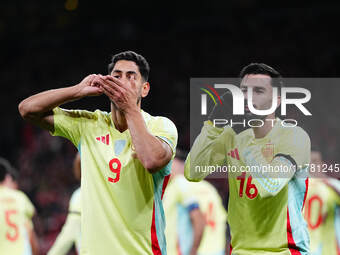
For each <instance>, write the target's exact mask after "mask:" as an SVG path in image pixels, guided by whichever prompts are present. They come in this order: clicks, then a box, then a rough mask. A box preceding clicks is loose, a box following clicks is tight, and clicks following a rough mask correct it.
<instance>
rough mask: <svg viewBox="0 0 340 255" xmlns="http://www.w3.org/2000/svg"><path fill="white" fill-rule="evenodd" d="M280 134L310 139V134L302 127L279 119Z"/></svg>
mask: <svg viewBox="0 0 340 255" xmlns="http://www.w3.org/2000/svg"><path fill="white" fill-rule="evenodd" d="M277 126H278V132H280V133H283V134H285V135H290V136H293V137H296V136H301V137H305V138H307V137H308V138H309V135H308V133H307V132H306V131H305V130H304V129H303V128H302V127H300V126H298V125H294V124H292V123H286V122H284V121H283V120H281V119H278V123H277Z"/></svg>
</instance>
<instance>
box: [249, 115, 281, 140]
mask: <svg viewBox="0 0 340 255" xmlns="http://www.w3.org/2000/svg"><path fill="white" fill-rule="evenodd" d="M273 119H274V120H275V115H274V114H270V115H268V116H267V117H266V118H265V119H264V124H263V126H262V127H253V132H254V135H255V138H263V137H265V136H266V135H267V134H268V133H269V132H270V130H272V128H273V126H274V125H275V123H276V121H274V122H273V121H271V120H273ZM273 123H274V125H273Z"/></svg>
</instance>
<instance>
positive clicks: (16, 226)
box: [0, 158, 39, 255]
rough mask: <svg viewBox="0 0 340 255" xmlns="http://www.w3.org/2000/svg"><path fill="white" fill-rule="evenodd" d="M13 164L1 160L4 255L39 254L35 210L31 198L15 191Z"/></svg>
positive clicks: (0, 247)
mask: <svg viewBox="0 0 340 255" xmlns="http://www.w3.org/2000/svg"><path fill="white" fill-rule="evenodd" d="M14 171H15V170H14V169H13V167H12V166H11V165H10V163H9V162H8V161H7V160H5V159H3V158H0V254H11V255H24V254H33V255H38V254H39V250H38V249H39V248H38V241H37V239H36V234H35V232H34V228H33V223H32V217H33V215H34V212H35V209H34V206H33V205H32V203H31V201H30V200H29V198H28V197H27V196H26V195H25V194H24V193H23V192H21V191H19V190H15V189H13V187H14V186H15V181H14V180H13V178H12V176H15V175H16V174H15V173H14Z"/></svg>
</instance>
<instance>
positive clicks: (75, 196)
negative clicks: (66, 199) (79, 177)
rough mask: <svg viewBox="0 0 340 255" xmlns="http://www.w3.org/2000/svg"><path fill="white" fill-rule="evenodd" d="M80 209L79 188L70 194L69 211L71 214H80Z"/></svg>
mask: <svg viewBox="0 0 340 255" xmlns="http://www.w3.org/2000/svg"><path fill="white" fill-rule="evenodd" d="M80 208H81V191H80V187H79V188H78V189H76V190H75V191H74V192H73V193H72V196H71V199H70V205H69V210H70V211H72V212H80V211H81V209H80Z"/></svg>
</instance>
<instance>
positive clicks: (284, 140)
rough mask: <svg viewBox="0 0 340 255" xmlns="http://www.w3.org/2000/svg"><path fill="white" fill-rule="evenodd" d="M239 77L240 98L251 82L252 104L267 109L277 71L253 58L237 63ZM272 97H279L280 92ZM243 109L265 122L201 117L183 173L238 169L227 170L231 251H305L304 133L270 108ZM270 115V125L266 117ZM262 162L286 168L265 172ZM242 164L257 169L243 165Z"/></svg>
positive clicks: (196, 177)
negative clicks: (243, 124)
mask: <svg viewBox="0 0 340 255" xmlns="http://www.w3.org/2000/svg"><path fill="white" fill-rule="evenodd" d="M240 78H241V83H240V88H241V90H242V91H243V94H244V97H245V100H246V101H247V90H248V88H252V89H253V91H252V96H253V105H254V108H256V109H258V110H265V109H269V108H270V107H271V105H272V101H273V87H275V86H280V84H281V83H278V82H275V81H276V79H277V78H280V74H279V73H278V72H277V71H276V70H274V69H273V68H271V67H269V66H268V65H265V64H259V63H253V64H250V65H248V66H246V67H244V68H243V69H242V71H241V73H240ZM277 99H278V102H279V103H280V100H281V97H280V94H278V98H277ZM224 100H226V101H225V102H227V101H228V99H224ZM231 110H232V109H230V111H231ZM245 110H246V111H245V112H246V114H245V115H246V116H245V118H246V119H247V120H249V119H262V120H263V122H264V123H265V124H264V125H263V126H260V125H259V127H253V128H248V129H246V130H243V131H240V130H236V129H235V128H234V127H231V126H226V127H224V128H219V127H215V126H213V124H212V122H211V121H210V120H209V121H206V122H205V123H204V126H203V128H202V130H201V133H200V134H199V136H198V137H197V138H196V140H195V142H194V144H193V146H192V148H191V151H190V154H189V156H188V158H187V160H186V169H185V176H186V178H187V179H188V180H190V181H200V180H202V179H203V178H205V177H206V176H207V175H208V174H209V173H208V172H203V171H196V169H197V168H195V166H204V165H205V166H206V165H220V166H225V165H229V166H236V168H237V169H238V171H236V172H232V171H229V172H228V183H229V202H228V223H229V226H230V235H231V254H233V255H249V254H261V255H272V254H280V255H288V254H292V255H297V254H299V255H300V254H301V255H307V254H309V236H308V231H307V225H306V223H305V221H304V219H303V215H302V209H303V206H304V201H305V198H306V194H307V189H308V178H307V169H308V167H307V166H308V164H309V162H310V139H309V136H308V134H307V133H306V132H305V131H304V130H303V129H302V128H300V127H297V126H295V127H294V126H286V127H285V126H283V125H282V123H281V120H280V119H279V118H277V117H276V116H275V112H274V113H272V114H269V115H265V116H256V115H254V114H253V113H251V112H250V111H249V110H248V109H247V108H246V109H245ZM210 116H211V119H213V118H214V114H211V115H210ZM231 118H232V116H231ZM214 119H215V118H214ZM226 119H227V118H226ZM271 119H274V121H273V123H274V125H272V121H266V120H271ZM253 125H254V123H253ZM264 166H266V167H269V166H271V167H272V169H289V170H290V171H288V172H287V173H281V172H271V171H268V172H266V171H263V169H264V168H263V167H264ZM247 167H252V168H251V169H258V171H245V170H244V169H247ZM267 169H268V168H267Z"/></svg>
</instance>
